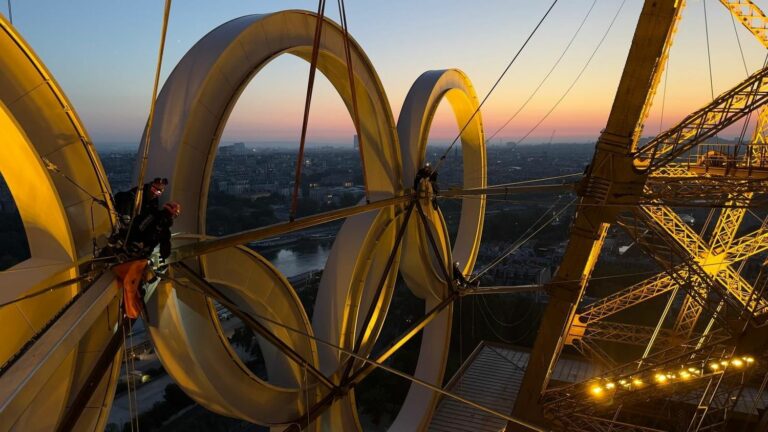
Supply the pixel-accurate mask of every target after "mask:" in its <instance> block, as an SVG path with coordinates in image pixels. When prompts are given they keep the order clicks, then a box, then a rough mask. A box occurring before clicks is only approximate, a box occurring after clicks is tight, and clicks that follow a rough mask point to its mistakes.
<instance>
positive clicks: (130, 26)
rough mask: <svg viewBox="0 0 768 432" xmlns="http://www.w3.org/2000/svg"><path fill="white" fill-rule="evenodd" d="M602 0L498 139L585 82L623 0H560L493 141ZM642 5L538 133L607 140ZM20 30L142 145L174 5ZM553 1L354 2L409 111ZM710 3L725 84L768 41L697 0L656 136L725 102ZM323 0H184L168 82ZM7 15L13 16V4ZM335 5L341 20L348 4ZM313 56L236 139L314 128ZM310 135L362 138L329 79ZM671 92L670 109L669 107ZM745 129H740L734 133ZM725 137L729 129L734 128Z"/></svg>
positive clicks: (29, 0)
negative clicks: (249, 29)
mask: <svg viewBox="0 0 768 432" xmlns="http://www.w3.org/2000/svg"><path fill="white" fill-rule="evenodd" d="M593 2H594V3H595V5H594V8H593V9H592V11H591V13H590V15H589V17H588V18H587V20H586V23H585V25H584V27H583V28H582V30H581V32H580V33H579V34H578V36H577V38H576V39H575V41H574V42H573V45H572V46H571V48H570V49H569V50H568V51H567V53H566V54H565V56H564V57H563V59H562V61H561V62H560V64H559V66H558V67H557V69H555V71H554V73H552V75H551V76H550V77H549V79H548V80H547V81H546V82H545V83H544V85H543V86H542V88H541V90H540V91H539V93H538V94H537V95H536V97H535V98H533V100H532V101H531V102H530V103H529V104H528V105H527V106H526V108H525V109H524V110H523V111H522V112H521V113H520V114H519V115H518V116H517V117H516V118H515V119H514V120H513V121H512V122H511V123H510V124H509V125H508V127H507V128H505V129H504V130H502V131H501V132H499V134H498V135H496V138H495V139H494V142H496V141H499V140H501V141H509V140H514V141H517V140H519V139H520V138H521V137H522V136H524V135H526V133H528V131H530V130H531V128H532V127H533V126H534V125H535V124H536V123H537V122H539V120H540V119H541V118H542V117H543V116H544V115H545V114H546V113H547V112H548V111H549V110H550V109H551V108H552V107H553V105H554V104H555V103H556V102H557V100H558V99H559V98H560V97H561V96H562V95H563V94H564V92H565V91H566V89H567V88H568V87H569V86H570V85H571V83H572V82H573V81H574V79H575V78H576V76H577V75H578V74H579V72H580V70H581V69H582V68H583V67H584V65H585V63H586V62H587V60H588V58H589V57H590V56H591V55H592V53H593V51H594V50H595V48H596V47H597V45H598V43H599V42H600V40H601V38H602V37H603V34H604V33H605V32H606V30H607V29H608V26H609V23H610V22H611V20H612V18H613V17H614V15H615V14H616V13H617V11H619V8H620V6H621V5H622V2H621V0H560V1H559V2H558V4H557V5H556V6H555V8H554V9H553V11H552V13H551V14H550V16H549V17H548V18H547V20H546V21H545V22H544V24H543V25H542V27H541V28H540V29H539V31H538V33H537V34H536V35H535V36H534V38H533V39H532V40H531V42H530V44H529V45H528V47H527V48H526V49H525V50H524V51H523V53H522V55H521V56H520V57H519V59H518V60H517V62H516V63H515V64H514V65H513V66H512V68H511V69H510V70H509V72H508V74H507V75H506V77H505V78H504V80H503V81H502V83H501V84H500V85H499V87H498V88H497V89H496V91H495V92H494V93H493V94H492V95H491V97H490V99H489V100H488V102H487V103H486V105H485V106H484V108H483V110H482V115H483V120H484V124H485V131H486V136H491V135H492V134H493V133H494V132H496V130H497V129H498V128H499V127H500V126H501V125H502V124H503V123H504V122H506V121H507V119H508V118H509V117H510V116H511V115H512V114H513V113H514V112H515V111H516V110H517V109H518V108H519V107H520V105H521V104H522V103H523V102H524V101H525V99H527V98H528V96H529V95H530V93H531V92H532V91H533V89H534V88H535V87H536V86H537V85H538V84H539V82H540V81H541V80H542V79H543V78H544V76H545V75H546V73H547V72H548V71H549V70H550V68H551V67H552V65H553V64H554V63H555V62H556V61H557V59H558V57H559V56H560V55H561V53H562V52H563V50H564V48H565V47H566V45H567V44H568V42H569V40H570V39H571V37H572V36H573V34H574V32H575V31H576V29H577V28H578V27H579V25H580V23H581V22H582V19H583V18H584V17H585V15H586V14H587V11H588V10H589V9H590V7H591V6H592V4H593ZM642 3H643V2H642V1H641V0H626V2H625V3H624V4H623V7H621V10H620V11H619V15H618V18H617V20H616V22H615V24H614V25H613V27H612V28H611V30H610V32H609V33H608V35H607V38H606V40H605V41H604V42H603V44H602V45H601V46H600V48H599V50H598V51H597V52H596V54H595V56H594V58H592V60H591V62H590V63H589V65H588V67H587V68H586V70H585V72H584V74H583V76H582V77H581V78H580V80H579V81H578V82H576V84H575V85H574V87H573V89H572V90H571V91H570V93H569V94H568V95H567V96H566V97H565V98H564V99H563V101H562V103H561V104H560V105H559V106H558V107H557V108H556V109H555V110H554V111H553V112H552V114H551V115H550V116H549V117H548V118H547V119H546V120H545V121H543V122H542V124H541V126H539V127H538V128H537V129H536V130H534V131H533V132H532V133H531V134H530V136H529V137H528V138H527V139H526V140H525V142H527V143H536V142H541V141H548V140H549V138H550V136H551V135H552V134H553V132H554V134H555V135H554V140H555V141H556V142H588V141H592V140H594V139H595V138H596V137H597V135H598V134H599V132H600V130H601V129H602V128H603V126H604V125H605V121H606V118H607V115H608V111H609V109H610V106H611V102H612V100H613V96H614V93H615V91H616V85H617V83H618V80H619V77H620V75H621V71H622V68H623V65H624V61H625V59H626V55H627V51H628V49H629V45H630V42H631V38H632V34H633V31H634V27H635V24H636V22H637V18H638V15H639V12H640V9H641V7H642ZM756 3H758V4H759V5H760V6H763V7H766V6H768V4H766V3H768V2H765V1H762V2H761V1H757V2H756ZM12 5H13V18H14V25H15V26H16V27H17V28H18V29H19V31H20V32H21V34H22V36H23V37H24V38H26V40H27V41H28V42H29V43H30V44H31V46H32V47H33V49H35V50H36V52H37V53H38V55H39V56H40V57H41V58H42V60H43V62H44V63H45V64H46V65H47V66H48V68H49V69H50V70H51V71H52V73H53V75H54V76H55V77H56V79H57V80H58V81H59V83H60V84H61V86H62V87H63V89H64V91H65V92H66V94H67V95H68V96H69V98H70V99H71V101H72V103H73V105H74V107H75V109H76V110H77V111H78V113H79V115H80V116H81V118H82V119H83V121H84V123H85V126H86V128H87V129H88V131H89V133H90V134H91V137H92V138H93V140H94V142H96V143H97V144H106V143H129V144H132V145H134V146H135V145H136V143H137V142H138V140H139V138H140V136H141V132H142V130H143V125H144V123H145V121H146V118H147V114H148V111H149V99H150V96H151V90H152V78H153V75H154V67H155V59H156V55H157V49H158V42H159V35H160V27H161V19H162V9H163V1H162V0H152V1H149V0H133V1H95V0H90V1H85V0H74V1H66V2H64V1H53V0H45V1H44V0H24V1H19V0H16V1H13V2H12ZM549 5H550V1H549V0H546V1H544V0H542V1H537V2H530V1H522V0H484V1H474V2H469V1H466V0H464V1H454V0H407V1H405V0H391V1H369V0H365V1H364V0H348V1H347V17H348V21H349V27H350V32H351V34H352V35H353V37H354V38H355V39H356V40H357V41H358V43H360V45H361V46H362V47H363V49H364V50H365V51H366V53H367V55H368V56H369V57H370V59H371V61H372V62H373V65H374V67H375V68H376V70H377V72H378V74H379V76H380V78H381V81H382V82H383V84H384V87H385V89H386V91H387V95H388V97H389V102H390V104H391V106H392V110H393V112H394V115H395V118H397V115H398V113H399V111H400V105H401V104H402V102H403V100H404V98H405V95H406V93H407V92H408V88H409V87H410V85H411V83H412V82H413V81H414V80H415V79H416V78H417V77H418V76H419V75H420V74H421V73H422V72H424V71H426V70H429V69H442V68H450V67H456V68H459V69H462V70H464V71H465V72H466V73H467V74H468V75H469V77H470V79H471V80H472V81H473V83H474V85H475V88H476V90H477V91H478V95H479V96H480V98H482V97H483V96H484V95H485V94H486V92H487V91H488V90H489V89H490V87H491V85H492V84H493V82H494V81H495V80H496V78H497V77H498V76H499V74H500V73H501V71H502V70H503V69H504V67H505V66H506V65H507V63H508V62H509V60H510V59H511V58H512V56H513V55H514V53H515V52H516V51H517V50H518V49H519V47H520V45H521V44H522V42H523V41H524V40H525V38H526V37H527V36H528V34H529V33H530V32H531V31H532V29H533V27H534V26H535V24H536V22H538V20H539V19H540V18H541V16H542V15H543V14H544V12H545V11H546V9H547V8H548V7H549ZM705 6H706V10H707V14H708V18H709V20H708V23H709V40H710V44H711V46H710V50H711V56H712V74H713V86H714V93H715V94H718V93H721V92H722V91H725V90H727V89H728V88H730V87H732V86H734V85H735V84H736V83H737V82H739V81H741V80H743V79H744V78H745V77H746V74H747V72H746V71H745V67H744V64H743V62H742V57H741V54H740V50H739V46H738V45H737V36H736V35H737V34H738V37H739V38H740V40H741V46H742V48H743V52H744V55H745V58H746V67H747V70H748V71H749V73H752V72H754V71H755V70H757V69H758V68H759V67H760V66H761V65H762V63H763V61H764V59H765V55H766V53H765V49H764V48H763V47H762V45H760V44H759V43H758V42H757V40H756V39H755V37H754V36H752V35H751V34H750V33H749V32H748V31H747V30H746V29H744V28H743V27H742V26H741V25H740V24H739V23H735V27H736V29H735V30H734V23H733V21H732V19H731V16H730V13H729V12H728V10H727V9H726V8H724V7H723V6H722V5H721V4H720V2H719V1H717V0H706V4H705V1H704V0H689V1H688V6H687V8H686V10H685V11H684V13H683V18H682V21H681V23H680V27H679V29H678V32H677V35H676V38H675V42H674V45H673V47H672V52H671V56H670V68H669V73H668V82H666V96H665V92H664V87H665V82H664V81H662V83H661V85H660V86H659V91H658V93H657V98H656V102H655V103H654V106H653V109H652V113H651V116H650V117H649V119H648V121H647V122H646V128H645V135H653V134H655V133H657V132H658V131H659V129H660V127H663V128H666V127H669V126H672V125H673V124H674V123H675V122H676V121H678V120H680V119H681V118H682V117H684V116H685V115H686V114H687V113H689V112H691V111H693V110H695V109H697V108H699V107H701V106H702V105H705V104H706V103H708V102H709V101H710V100H711V92H710V78H709V67H708V62H707V43H706V36H705V25H704V7H705ZM316 8H317V2H315V1H295V0H286V1H256V0H248V1H244V0H237V1H236V0H225V1H218V2H210V1H204V0H183V1H182V0H177V1H175V2H174V3H173V7H172V10H171V19H170V25H169V29H168V41H167V47H166V54H165V58H164V63H163V69H162V80H164V79H165V78H166V77H167V76H168V74H169V72H170V71H171V70H172V68H173V66H174V65H175V64H176V63H177V62H178V61H179V60H180V58H181V57H182V56H183V55H184V53H185V52H186V51H187V50H188V49H189V48H190V47H191V46H192V45H193V44H194V43H195V42H196V41H197V40H198V39H200V38H201V37H202V36H204V35H205V34H206V33H207V32H208V31H210V30H211V29H213V28H214V27H216V26H218V25H219V24H221V23H223V22H226V21H228V20H231V19H234V18H236V17H239V16H242V15H246V14H253V13H264V12H272V11H277V10H280V9H310V10H315V9H316ZM0 12H2V13H3V14H5V15H6V17H7V9H6V5H5V2H2V6H0ZM326 14H327V15H328V16H329V17H330V18H331V19H333V20H336V21H337V20H338V10H337V8H336V2H333V1H331V2H328V3H327V11H326ZM308 68H309V65H308V64H307V63H306V62H304V61H303V60H300V59H298V58H296V57H292V56H290V55H285V56H281V57H279V58H278V59H276V60H275V61H273V63H271V64H270V65H269V66H267V67H266V68H265V69H264V70H263V71H262V72H261V73H259V74H258V75H257V76H256V78H255V79H254V80H253V81H252V82H251V83H250V84H249V86H248V88H247V89H246V91H245V92H244V94H243V96H242V97H241V99H240V101H239V102H238V104H237V106H236V108H235V111H234V112H233V114H232V117H231V118H230V120H229V122H228V124H227V127H226V130H225V132H224V136H223V140H224V141H225V142H230V141H241V140H243V141H247V142H259V141H264V142H270V141H285V142H296V141H297V140H298V137H299V132H300V128H301V117H302V110H303V106H304V95H305V92H306V84H307V71H308ZM315 92H316V93H315V96H314V98H313V104H312V115H311V118H310V134H309V141H310V142H312V143H315V144H318V143H334V144H349V145H351V142H352V138H351V137H352V134H353V133H354V132H353V127H352V122H351V120H350V118H349V115H348V114H347V113H346V110H345V109H344V107H343V105H342V103H341V99H340V98H339V97H338V96H337V95H336V94H335V93H334V92H333V90H332V88H331V86H330V84H329V83H328V82H327V81H326V80H325V78H323V77H322V76H320V75H318V81H317V83H316V85H315ZM662 98H664V101H665V102H664V117H663V119H662V118H661V116H660V113H661V105H662V103H661V101H662ZM449 114H450V112H449V111H448V108H447V106H441V108H440V110H439V112H438V116H437V118H436V120H435V123H434V126H433V130H432V132H431V135H430V137H431V139H432V140H434V141H436V142H439V141H450V140H451V139H452V138H453V137H454V136H455V134H456V133H457V127H456V125H455V124H453V119H452V117H451V116H450V115H449ZM731 134H733V132H732V133H731ZM725 135H728V133H726V134H725Z"/></svg>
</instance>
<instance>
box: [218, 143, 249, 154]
mask: <svg viewBox="0 0 768 432" xmlns="http://www.w3.org/2000/svg"><path fill="white" fill-rule="evenodd" d="M219 152H220V153H221V154H225V155H239V154H244V153H248V149H247V148H246V147H245V143H243V142H236V143H234V144H232V145H228V146H221V147H220V148H219Z"/></svg>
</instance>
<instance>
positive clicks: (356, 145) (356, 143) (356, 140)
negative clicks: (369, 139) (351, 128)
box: [352, 135, 360, 150]
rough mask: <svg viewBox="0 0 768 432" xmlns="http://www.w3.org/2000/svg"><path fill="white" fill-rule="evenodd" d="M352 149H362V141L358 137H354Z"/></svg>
mask: <svg viewBox="0 0 768 432" xmlns="http://www.w3.org/2000/svg"><path fill="white" fill-rule="evenodd" d="M352 148H354V149H355V150H358V149H359V148H360V139H359V138H358V137H357V135H353V136H352Z"/></svg>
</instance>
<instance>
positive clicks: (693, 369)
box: [688, 367, 699, 373]
mask: <svg viewBox="0 0 768 432" xmlns="http://www.w3.org/2000/svg"><path fill="white" fill-rule="evenodd" d="M698 371H699V370H698V369H696V368H695V367H689V368H688V372H692V373H696V372H698Z"/></svg>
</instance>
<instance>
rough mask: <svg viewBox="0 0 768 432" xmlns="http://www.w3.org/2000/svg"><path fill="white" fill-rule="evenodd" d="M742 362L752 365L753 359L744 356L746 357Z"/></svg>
mask: <svg viewBox="0 0 768 432" xmlns="http://www.w3.org/2000/svg"><path fill="white" fill-rule="evenodd" d="M744 361H745V362H747V363H754V362H755V359H754V358H752V357H750V356H746V357H744Z"/></svg>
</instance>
